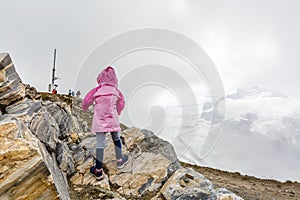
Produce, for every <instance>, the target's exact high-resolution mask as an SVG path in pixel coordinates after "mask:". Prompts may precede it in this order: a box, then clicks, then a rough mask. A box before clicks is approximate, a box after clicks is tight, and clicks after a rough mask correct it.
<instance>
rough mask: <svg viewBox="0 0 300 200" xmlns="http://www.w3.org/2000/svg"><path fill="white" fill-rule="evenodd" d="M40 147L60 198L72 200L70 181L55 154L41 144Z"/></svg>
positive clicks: (39, 143)
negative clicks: (58, 163)
mask: <svg viewBox="0 0 300 200" xmlns="http://www.w3.org/2000/svg"><path fill="white" fill-rule="evenodd" d="M38 145H39V152H40V154H41V156H42V158H43V161H44V163H45V165H46V166H47V168H48V170H49V171H50V173H51V175H52V177H53V181H54V184H55V187H56V190H57V192H58V194H59V198H60V199H61V200H70V199H71V198H70V194H69V185H68V180H67V177H66V174H65V173H63V172H62V171H61V170H60V169H59V167H58V166H57V163H56V159H55V153H54V152H52V153H51V154H50V153H49V152H48V151H47V149H46V147H45V145H44V144H43V143H41V142H38Z"/></svg>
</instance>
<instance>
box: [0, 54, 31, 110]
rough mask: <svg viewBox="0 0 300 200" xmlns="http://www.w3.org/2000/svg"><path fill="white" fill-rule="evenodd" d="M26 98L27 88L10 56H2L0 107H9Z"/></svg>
mask: <svg viewBox="0 0 300 200" xmlns="http://www.w3.org/2000/svg"><path fill="white" fill-rule="evenodd" d="M24 96H25V88H24V85H23V84H22V82H21V79H20V77H19V75H18V74H17V73H16V70H15V67H14V65H13V63H12V61H11V58H10V56H9V54H7V53H1V54H0V105H4V106H7V105H9V104H11V103H12V102H14V101H16V100H18V99H21V98H23V97H24Z"/></svg>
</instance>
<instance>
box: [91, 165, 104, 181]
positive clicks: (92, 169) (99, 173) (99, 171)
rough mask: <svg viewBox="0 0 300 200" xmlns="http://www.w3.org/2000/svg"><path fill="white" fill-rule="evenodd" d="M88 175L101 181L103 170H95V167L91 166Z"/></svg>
mask: <svg viewBox="0 0 300 200" xmlns="http://www.w3.org/2000/svg"><path fill="white" fill-rule="evenodd" d="M90 173H91V174H93V175H94V176H95V177H96V179H97V180H101V179H103V170H102V168H101V169H97V168H96V167H95V166H92V167H91V168H90Z"/></svg>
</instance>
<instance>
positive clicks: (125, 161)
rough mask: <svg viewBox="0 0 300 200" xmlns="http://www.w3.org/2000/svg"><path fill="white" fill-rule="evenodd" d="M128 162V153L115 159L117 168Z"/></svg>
mask: <svg viewBox="0 0 300 200" xmlns="http://www.w3.org/2000/svg"><path fill="white" fill-rule="evenodd" d="M127 163H128V155H123V156H122V158H121V159H119V160H117V168H118V169H122V168H123V167H124V166H125V165H126V164H127Z"/></svg>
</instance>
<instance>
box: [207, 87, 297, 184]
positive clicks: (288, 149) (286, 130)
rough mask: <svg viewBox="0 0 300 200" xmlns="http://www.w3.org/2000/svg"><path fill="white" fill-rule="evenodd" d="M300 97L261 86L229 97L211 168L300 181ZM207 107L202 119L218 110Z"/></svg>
mask: <svg viewBox="0 0 300 200" xmlns="http://www.w3.org/2000/svg"><path fill="white" fill-rule="evenodd" d="M299 100H300V98H299V99H298V98H288V97H287V96H285V95H283V94H280V93H278V92H276V91H273V90H268V89H264V88H260V87H254V88H252V89H238V90H237V92H236V93H233V94H230V95H227V96H226V97H225V98H224V99H222V100H221V101H225V105H226V116H225V124H224V128H223V130H222V134H221V138H220V140H219V142H218V144H217V145H216V147H215V148H214V150H213V152H212V153H211V154H210V155H209V156H208V157H207V158H206V159H205V162H206V163H208V165H209V166H212V167H218V168H221V169H225V170H230V171H240V172H242V173H245V174H250V175H255V176H259V177H264V178H275V179H279V180H283V181H285V180H297V181H300V172H299V167H300V101H299ZM217 110H218V109H217V106H216V107H214V109H213V106H212V105H209V103H206V104H204V106H203V113H202V119H204V120H208V119H210V117H211V115H212V114H213V112H218V111H217Z"/></svg>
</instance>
